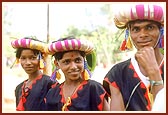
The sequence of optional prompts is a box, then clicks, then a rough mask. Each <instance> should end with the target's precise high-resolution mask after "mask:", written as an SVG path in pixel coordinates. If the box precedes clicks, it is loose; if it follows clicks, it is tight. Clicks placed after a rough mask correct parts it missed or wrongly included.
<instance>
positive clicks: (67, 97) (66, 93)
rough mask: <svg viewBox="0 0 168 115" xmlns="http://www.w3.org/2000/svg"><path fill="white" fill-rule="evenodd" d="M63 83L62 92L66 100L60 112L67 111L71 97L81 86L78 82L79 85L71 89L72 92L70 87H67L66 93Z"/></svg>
mask: <svg viewBox="0 0 168 115" xmlns="http://www.w3.org/2000/svg"><path fill="white" fill-rule="evenodd" d="M65 85H66V84H65V83H64V90H65V91H64V90H63V91H64V92H63V95H64V99H65V100H66V102H65V104H64V105H63V107H62V111H66V110H67V106H68V105H70V104H71V98H72V96H73V95H74V94H75V93H76V92H77V90H78V89H79V87H80V86H81V83H80V82H79V84H78V85H77V86H76V87H75V88H74V89H73V90H70V87H68V86H67V88H68V90H69V92H67V91H68V90H66V87H65Z"/></svg>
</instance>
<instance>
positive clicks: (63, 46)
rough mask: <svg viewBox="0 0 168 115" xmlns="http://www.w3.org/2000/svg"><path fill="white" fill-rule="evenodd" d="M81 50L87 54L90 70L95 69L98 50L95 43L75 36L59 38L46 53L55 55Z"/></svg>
mask: <svg viewBox="0 0 168 115" xmlns="http://www.w3.org/2000/svg"><path fill="white" fill-rule="evenodd" d="M71 50H79V51H83V52H85V54H86V62H87V65H86V66H87V68H88V69H89V71H91V72H92V71H93V70H94V69H95V67H96V52H95V48H94V46H93V44H92V43H91V42H89V41H87V40H80V39H76V38H74V37H70V39H61V40H60V39H59V40H58V41H56V42H53V43H51V44H50V45H49V46H48V48H47V49H46V53H47V54H50V55H54V54H55V53H57V52H64V51H71Z"/></svg>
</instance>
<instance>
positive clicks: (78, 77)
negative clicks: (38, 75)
mask: <svg viewBox="0 0 168 115" xmlns="http://www.w3.org/2000/svg"><path fill="white" fill-rule="evenodd" d="M54 63H55V65H56V66H57V67H58V68H60V69H61V70H62V72H63V73H64V75H65V82H64V85H63V95H64V99H65V100H67V98H68V97H71V96H72V95H74V93H76V90H77V89H78V88H79V87H80V85H81V82H82V81H83V78H82V73H83V71H84V66H83V65H84V57H83V56H82V55H81V54H80V53H79V51H69V52H66V53H64V55H63V57H62V59H60V60H55V61H54ZM69 89H71V90H69ZM103 110H109V105H108V103H107V101H106V99H104V106H103Z"/></svg>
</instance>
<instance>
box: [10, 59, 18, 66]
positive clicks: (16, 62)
mask: <svg viewBox="0 0 168 115" xmlns="http://www.w3.org/2000/svg"><path fill="white" fill-rule="evenodd" d="M15 64H19V58H16V59H15V61H14V62H13V64H12V66H11V67H10V69H12V68H13V66H14V65H15Z"/></svg>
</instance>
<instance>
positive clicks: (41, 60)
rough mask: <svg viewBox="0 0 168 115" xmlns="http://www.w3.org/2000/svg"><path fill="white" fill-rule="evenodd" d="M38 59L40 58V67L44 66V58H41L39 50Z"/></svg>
mask: <svg viewBox="0 0 168 115" xmlns="http://www.w3.org/2000/svg"><path fill="white" fill-rule="evenodd" d="M38 59H39V60H40V69H43V68H44V60H43V58H42V54H41V52H39V55H38Z"/></svg>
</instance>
